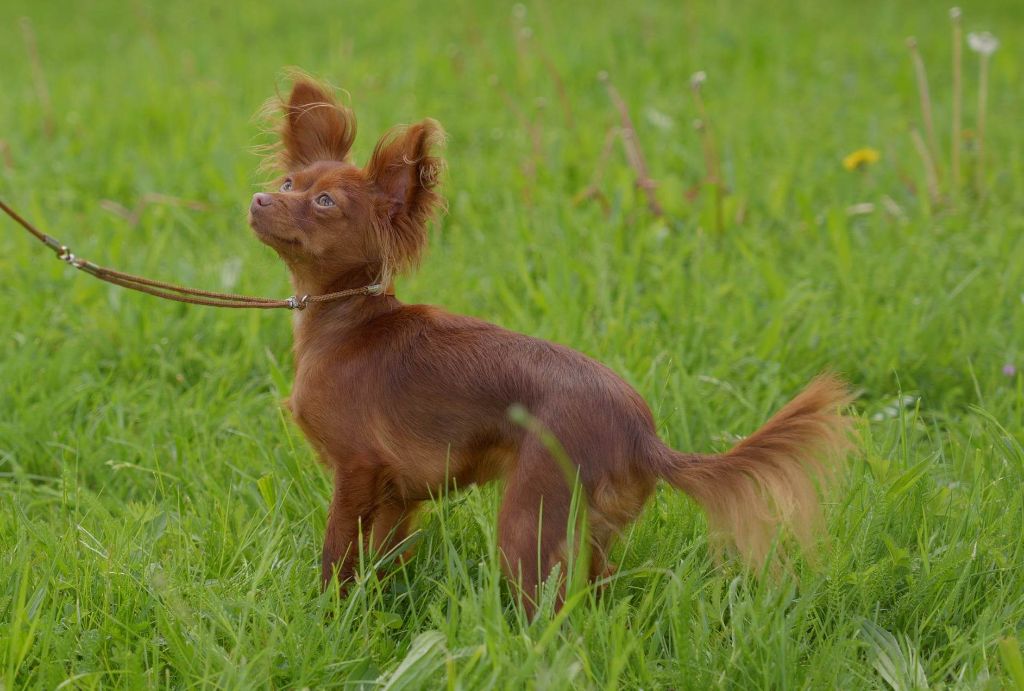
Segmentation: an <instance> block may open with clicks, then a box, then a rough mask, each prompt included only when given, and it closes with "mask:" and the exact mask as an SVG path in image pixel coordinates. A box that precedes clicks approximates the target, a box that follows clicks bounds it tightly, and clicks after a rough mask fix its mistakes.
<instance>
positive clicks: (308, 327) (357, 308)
mask: <svg viewBox="0 0 1024 691" xmlns="http://www.w3.org/2000/svg"><path fill="white" fill-rule="evenodd" d="M291 278H292V287H293V289H294V290H295V295H297V296H299V297H302V296H303V295H325V294H327V293H334V292H337V291H341V290H349V289H353V288H363V287H365V286H368V285H373V284H374V283H375V282H376V281H377V277H376V275H375V272H374V271H372V270H370V269H369V268H361V269H355V270H353V271H349V272H346V273H344V274H341V275H338V276H336V277H334V278H333V279H330V280H323V279H318V278H312V277H310V276H308V275H307V273H306V272H303V271H296V270H292V272H291ZM400 306H401V303H400V302H399V301H398V300H397V299H396V298H395V286H394V282H389V283H388V284H387V285H386V286H385V287H384V292H383V293H382V294H380V295H352V296H350V297H345V298H340V299H338V300H332V301H330V302H324V303H310V304H309V305H307V306H306V308H305V309H303V310H297V311H296V312H295V313H294V322H293V333H294V338H295V357H296V362H298V361H299V360H301V358H302V356H303V354H305V353H306V352H307V351H309V349H310V348H311V347H314V346H315V345H316V344H317V343H323V344H324V345H330V344H332V343H334V344H337V343H339V342H341V341H343V340H345V339H347V338H349V337H351V336H352V335H353V333H354V332H355V331H356V330H357V329H359V328H360V327H361V326H362V325H364V324H365V323H366V322H368V321H370V320H371V319H373V318H374V317H376V316H378V315H380V314H384V313H386V312H390V311H392V310H394V309H397V308H398V307H400Z"/></svg>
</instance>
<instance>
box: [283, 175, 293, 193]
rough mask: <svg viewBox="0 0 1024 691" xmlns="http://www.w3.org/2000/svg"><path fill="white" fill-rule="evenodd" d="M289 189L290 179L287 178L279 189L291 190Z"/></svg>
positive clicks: (290, 187)
mask: <svg viewBox="0 0 1024 691" xmlns="http://www.w3.org/2000/svg"><path fill="white" fill-rule="evenodd" d="M291 189H292V179H291V178H288V179H287V180H285V181H284V183H282V185H281V191H282V192H291Z"/></svg>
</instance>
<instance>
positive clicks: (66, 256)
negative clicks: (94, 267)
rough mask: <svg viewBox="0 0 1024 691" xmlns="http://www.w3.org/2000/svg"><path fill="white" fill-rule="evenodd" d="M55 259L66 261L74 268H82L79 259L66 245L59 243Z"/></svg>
mask: <svg viewBox="0 0 1024 691" xmlns="http://www.w3.org/2000/svg"><path fill="white" fill-rule="evenodd" d="M57 259H60V260H61V261H62V262H67V263H68V264H69V265H70V266H73V267H75V268H76V269H80V268H82V264H81V261H80V260H79V259H78V257H76V256H75V253H74V252H72V251H71V249H70V248H69V247H68V246H67V245H61V246H60V249H59V250H57Z"/></svg>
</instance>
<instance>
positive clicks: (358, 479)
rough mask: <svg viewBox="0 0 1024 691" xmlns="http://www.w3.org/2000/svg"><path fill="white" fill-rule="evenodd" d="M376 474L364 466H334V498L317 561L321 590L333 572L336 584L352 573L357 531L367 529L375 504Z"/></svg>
mask: <svg viewBox="0 0 1024 691" xmlns="http://www.w3.org/2000/svg"><path fill="white" fill-rule="evenodd" d="M376 475H377V474H376V473H375V472H374V471H373V470H371V469H368V468H359V467H354V466H352V465H348V464H346V465H344V466H342V465H336V466H335V471H334V497H333V499H331V508H330V510H329V511H328V513H327V533H326V535H325V536H324V553H323V559H322V562H321V577H322V578H323V587H324V589H325V590H326V588H327V586H328V585H330V583H331V577H332V576H333V575H334V574H335V573H337V576H338V583H339V584H344V583H345V582H346V581H348V580H349V579H350V578H352V576H353V574H354V573H355V567H356V563H357V560H358V558H359V536H360V532H361V531H363V530H369V529H370V525H371V521H372V517H373V510H374V507H375V506H376V504H377V496H376V495H377V476H376Z"/></svg>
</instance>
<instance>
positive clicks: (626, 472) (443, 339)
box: [249, 78, 850, 610]
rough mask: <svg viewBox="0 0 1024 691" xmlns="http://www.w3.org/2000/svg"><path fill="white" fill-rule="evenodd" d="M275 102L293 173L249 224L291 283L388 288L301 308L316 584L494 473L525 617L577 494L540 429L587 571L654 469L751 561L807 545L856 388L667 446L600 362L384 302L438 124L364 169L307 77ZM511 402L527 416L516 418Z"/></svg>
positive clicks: (820, 381) (560, 555)
mask: <svg viewBox="0 0 1024 691" xmlns="http://www.w3.org/2000/svg"><path fill="white" fill-rule="evenodd" d="M282 106H283V111H284V118H283V121H282V123H281V125H280V128H279V134H280V140H281V141H280V144H281V146H280V150H279V153H278V156H277V159H276V163H277V165H278V166H279V168H281V169H283V172H284V175H285V177H284V178H282V179H281V180H280V181H279V183H278V184H279V191H277V192H274V193H271V194H267V193H259V194H256V195H255V196H254V197H253V199H252V205H251V207H250V209H249V223H250V225H251V226H252V228H253V230H254V231H255V233H256V235H257V237H258V238H259V239H260V240H261V241H263V242H264V243H266V244H267V245H269V246H270V247H272V248H273V249H274V250H275V251H277V253H278V254H279V255H280V256H281V258H282V259H283V260H284V262H285V263H286V264H287V265H288V269H289V270H290V272H291V278H292V283H293V284H294V287H295V291H296V294H297V295H304V294H308V295H318V294H324V293H329V292H333V291H339V290H343V289H348V288H359V287H362V286H366V285H369V284H373V283H377V282H381V283H382V284H383V285H384V286H385V287H386V289H385V290H384V291H383V294H380V295H360V296H356V297H351V298H348V299H345V300H339V301H336V302H329V303H323V304H310V305H309V306H308V307H307V308H306V309H305V310H303V311H301V312H297V313H296V319H295V327H294V328H295V364H296V372H295V385H294V388H293V391H292V396H291V399H290V407H291V410H292V414H293V415H294V418H295V420H296V422H297V423H298V424H299V426H300V427H301V428H302V431H303V432H304V433H305V435H306V437H307V438H308V439H309V441H310V443H311V444H312V445H313V447H314V448H315V449H316V451H317V453H318V454H319V455H320V458H321V459H322V461H323V462H324V463H325V464H326V465H327V467H328V468H330V469H331V470H332V471H333V472H334V498H333V500H332V501H331V506H330V512H329V515H328V520H327V535H326V538H325V540H324V551H323V579H324V583H325V585H326V584H328V583H329V582H330V579H331V577H332V575H333V574H334V573H335V572H336V573H337V577H338V579H339V581H341V582H344V581H345V580H346V579H348V578H350V577H351V576H352V575H353V570H354V566H355V564H354V562H355V557H356V555H357V554H358V548H359V542H358V541H359V540H360V539H361V537H360V536H363V539H365V540H366V541H367V543H366V544H367V546H368V547H370V548H372V549H373V550H376V551H380V550H385V549H388V548H390V547H391V546H392V545H394V544H395V543H396V542H397V541H400V540H402V539H403V538H404V537H405V536H406V535H407V534H408V530H409V524H410V520H411V516H412V514H413V513H414V511H415V509H416V507H417V505H418V504H419V502H421V501H423V500H425V499H428V498H430V497H432V496H436V495H437V494H438V492H439V491H440V490H441V489H442V488H443V487H444V486H445V484H446V483H448V484H449V485H450V486H458V487H465V486H466V485H468V484H470V483H482V482H486V481H487V480H490V479H492V478H495V477H499V476H501V477H504V478H505V489H504V498H503V500H502V506H501V512H500V515H499V517H498V532H499V544H500V547H501V550H502V554H503V558H504V563H503V566H504V568H505V570H506V573H507V574H508V575H509V576H510V578H511V579H513V580H514V581H515V582H517V583H519V584H520V585H521V586H522V592H523V594H524V595H525V596H526V600H525V604H526V607H527V609H528V610H532V609H533V608H534V598H535V597H536V593H537V586H538V585H539V583H540V581H541V579H543V578H544V577H545V576H546V575H547V574H548V573H549V572H550V571H551V569H552V567H554V566H555V565H556V564H559V563H564V560H565V559H566V556H567V550H568V549H569V547H568V546H567V545H566V534H567V522H568V520H569V518H570V516H569V513H570V499H571V493H572V487H571V484H570V482H569V481H568V480H567V477H566V473H565V472H563V471H564V468H563V467H561V466H560V465H559V459H558V458H556V457H555V456H557V454H555V455H553V453H552V452H551V450H550V445H548V444H546V443H545V441H544V439H542V438H541V436H543V435H541V436H538V433H537V432H536V430H537V429H538V427H540V428H543V429H546V430H547V431H549V432H550V435H551V437H552V438H554V439H556V440H557V442H558V443H559V444H560V446H561V448H562V449H564V453H565V456H566V457H567V458H568V459H569V460H570V461H571V462H572V464H574V465H575V466H576V467H575V469H574V472H576V473H578V477H579V481H580V483H581V485H582V488H583V490H584V493H585V496H586V499H587V505H588V511H587V512H586V515H587V519H588V520H589V526H588V527H589V531H588V539H589V541H590V544H591V546H592V547H593V550H592V555H593V556H592V563H591V575H592V577H593V576H596V575H598V574H600V573H602V572H604V570H605V569H606V567H607V564H606V563H605V555H606V554H607V551H608V546H609V544H610V542H611V541H612V540H613V538H614V537H615V536H616V534H617V533H618V532H619V531H620V530H621V529H622V528H623V527H624V526H625V525H626V524H627V523H629V522H630V521H632V520H633V519H634V518H636V516H637V515H638V514H639V513H640V510H641V509H642V508H643V506H644V503H645V502H646V500H647V498H648V497H649V496H650V494H651V491H652V490H653V489H654V485H655V483H656V482H657V480H658V479H659V478H662V479H665V480H668V482H670V483H671V484H673V485H674V486H676V487H678V488H679V489H682V490H683V491H684V492H686V493H687V494H689V495H690V496H691V497H692V498H693V499H695V500H696V501H697V502H698V503H699V504H700V505H701V506H702V507H703V509H704V510H705V512H706V513H707V516H708V519H709V522H710V525H711V527H712V529H713V530H714V531H715V532H716V534H719V533H720V534H723V535H725V536H726V537H728V538H729V539H730V540H731V542H732V543H733V545H734V546H735V547H736V548H738V550H739V551H740V553H741V554H742V555H743V556H744V557H745V558H746V559H748V560H749V561H750V562H752V563H754V564H758V563H762V562H763V560H764V558H765V557H766V556H767V554H768V551H769V548H770V547H771V543H772V540H773V538H774V536H775V532H776V529H777V527H778V526H779V525H781V524H783V523H788V524H790V525H791V526H792V527H793V529H794V531H795V532H796V535H797V537H798V538H801V539H802V540H804V541H806V540H807V539H808V538H810V536H811V533H810V527H811V526H812V525H813V523H814V521H815V518H816V517H817V516H818V513H819V506H818V499H817V493H816V489H815V485H814V482H813V480H814V478H815V477H816V476H820V475H822V471H824V470H825V469H826V467H825V466H824V465H823V463H822V462H823V461H827V460H829V459H834V458H837V457H838V455H839V453H840V452H841V451H842V449H843V447H844V443H845V439H846V435H845V433H844V430H845V427H846V419H845V418H843V417H842V416H841V415H840V413H839V408H840V407H841V406H843V405H844V404H845V403H847V402H848V401H849V400H850V396H849V394H848V392H847V389H846V387H845V386H844V385H843V384H842V383H841V382H840V381H839V380H838V379H836V378H833V377H830V376H822V377H819V378H817V379H815V380H814V381H813V382H811V384H810V385H809V386H808V387H807V388H806V389H805V390H804V391H803V392H802V393H800V394H799V395H798V396H797V397H796V398H795V399H793V401H791V402H790V403H789V404H788V405H786V406H785V407H784V408H782V410H780V411H779V412H778V413H776V415H775V416H774V417H772V418H771V419H770V420H769V421H768V422H767V423H766V424H765V425H764V426H763V427H762V428H761V429H759V430H757V431H756V432H755V433H754V434H752V435H751V436H750V437H747V438H746V439H744V440H743V441H742V442H740V443H739V444H738V445H737V446H736V447H734V448H733V449H732V450H730V451H728V452H727V453H724V454H717V455H700V454H688V453H681V452H678V451H674V450H673V449H671V448H669V447H667V446H666V445H665V444H664V443H663V442H662V441H661V440H660V439H659V438H658V436H657V434H656V432H655V426H654V420H653V418H652V416H651V412H650V410H649V409H648V407H647V405H646V404H645V403H644V400H643V399H642V398H641V397H640V395H639V394H637V392H636V391H634V390H633V389H632V388H631V387H630V386H629V385H628V384H626V383H625V382H624V381H623V380H622V379H620V378H619V377H618V376H617V375H616V374H615V373H614V372H612V371H611V370H610V369H608V368H607V367H605V366H604V365H602V364H600V363H598V362H596V361H594V360H591V359H590V358H588V357H586V356H585V355H582V354H580V353H578V352H576V351H574V350H571V349H569V348H566V347H563V346H560V345H556V344H553V343H548V342H546V341H541V340H538V339H535V338H531V337H529V336H524V335H521V334H517V333H512V332H510V331H506V330H504V329H502V328H500V327H497V326H494V325H492V324H488V323H485V322H482V321H478V320H476V319H472V318H470V317H463V316H458V315H454V314H449V313H447V312H445V311H443V310H441V309H438V308H436V307H429V306H426V305H404V304H402V303H401V302H399V301H398V299H397V298H396V297H395V296H394V290H393V286H392V283H391V279H392V277H393V276H394V275H396V274H398V273H400V272H402V271H404V270H407V269H410V268H412V267H413V266H415V265H416V263H417V261H418V260H419V258H420V255H421V254H422V252H423V250H424V247H425V245H426V240H427V231H426V224H427V222H428V221H429V220H430V218H431V216H432V215H433V214H434V212H435V210H436V209H437V207H438V205H439V203H440V201H441V200H440V197H439V196H438V194H437V192H436V191H435V188H436V186H437V183H438V176H439V172H440V170H441V167H442V161H441V160H440V159H438V158H437V157H436V156H435V155H434V148H435V147H436V146H437V145H438V144H439V143H440V142H441V139H442V137H443V133H442V131H441V128H440V126H439V125H438V124H437V123H436V122H434V121H433V120H424V121H422V122H419V123H417V124H415V125H411V126H408V127H404V128H400V129H396V130H393V131H391V132H389V133H388V134H387V135H385V136H384V138H383V139H381V141H380V142H379V143H378V144H377V147H376V149H375V150H374V152H373V155H372V156H371V158H370V161H369V163H367V165H366V166H365V167H363V168H359V167H357V166H356V165H354V164H352V163H351V162H349V160H348V153H349V148H350V147H351V145H352V141H353V138H354V136H355V131H356V125H355V119H354V117H353V115H352V113H351V111H350V110H348V109H347V108H344V107H342V106H340V105H338V104H337V103H336V102H335V101H334V99H333V98H332V97H331V95H330V94H329V93H328V92H327V91H325V90H324V89H323V88H322V87H320V86H318V85H317V84H315V83H314V82H312V81H310V80H308V79H305V78H299V79H297V80H296V82H295V84H294V87H293V89H292V92H291V96H290V98H289V100H288V102H287V103H286V104H282ZM512 406H521V407H523V408H525V409H526V410H527V411H528V412H529V413H530V415H531V416H532V419H533V420H534V421H535V423H536V424H534V425H530V426H528V427H529V429H528V428H527V427H524V426H523V425H521V424H517V423H516V422H514V421H512V420H511V419H510V416H509V410H510V407H512ZM531 430H532V431H531ZM575 547H576V546H575V545H574V546H573V548H575Z"/></svg>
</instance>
